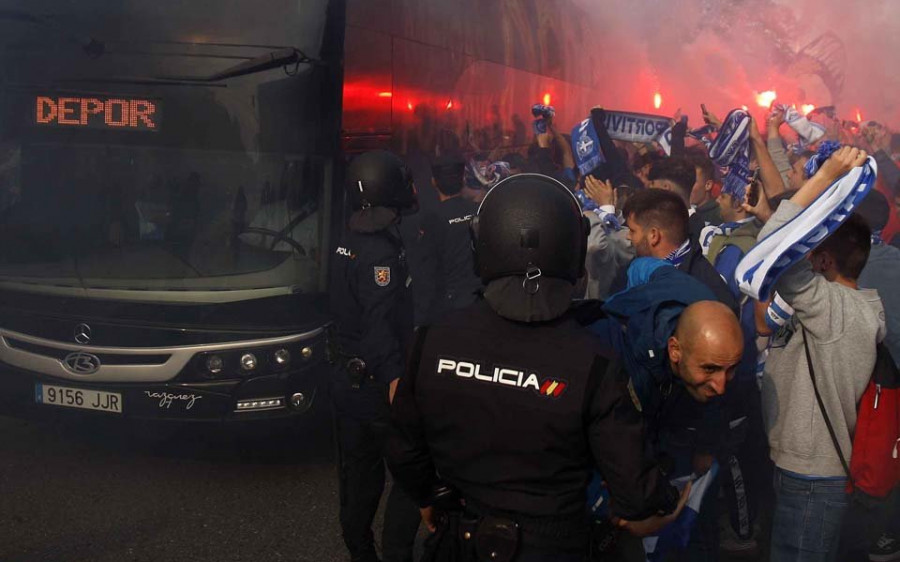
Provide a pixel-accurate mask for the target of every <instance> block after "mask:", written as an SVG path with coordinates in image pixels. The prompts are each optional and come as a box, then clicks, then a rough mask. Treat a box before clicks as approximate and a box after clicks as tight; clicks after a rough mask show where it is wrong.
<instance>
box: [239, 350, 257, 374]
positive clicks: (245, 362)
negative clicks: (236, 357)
mask: <svg viewBox="0 0 900 562" xmlns="http://www.w3.org/2000/svg"><path fill="white" fill-rule="evenodd" d="M257 364H258V363H257V361H256V355H253V354H252V353H245V354H243V355H241V369H243V370H245V371H248V372H249V371H252V370H254V369H256V366H257Z"/></svg>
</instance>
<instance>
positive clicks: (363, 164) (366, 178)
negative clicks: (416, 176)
mask: <svg viewBox="0 0 900 562" xmlns="http://www.w3.org/2000/svg"><path fill="white" fill-rule="evenodd" d="M347 194H348V195H349V196H350V204H351V205H352V206H353V209H354V210H358V209H367V208H369V207H386V208H389V209H396V210H398V211H400V212H401V213H402V214H411V213H415V212H416V211H418V209H419V201H418V195H417V193H416V187H415V185H414V184H413V180H412V174H410V172H409V169H407V167H406V164H404V163H403V161H402V160H400V158H398V157H397V156H396V155H395V154H393V153H391V152H388V151H386V150H375V151H372V152H366V153H364V154H360V155H359V156H357V157H356V158H354V159H353V161H352V162H351V163H350V167H349V169H348V170H347Z"/></svg>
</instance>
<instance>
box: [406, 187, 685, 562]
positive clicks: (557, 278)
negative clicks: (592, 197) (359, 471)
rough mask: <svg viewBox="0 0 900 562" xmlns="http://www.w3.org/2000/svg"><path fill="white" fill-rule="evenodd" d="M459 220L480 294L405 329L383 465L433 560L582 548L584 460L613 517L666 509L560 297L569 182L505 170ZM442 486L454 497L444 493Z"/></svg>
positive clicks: (665, 488) (576, 315) (571, 232)
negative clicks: (406, 354) (408, 338)
mask: <svg viewBox="0 0 900 562" xmlns="http://www.w3.org/2000/svg"><path fill="white" fill-rule="evenodd" d="M472 228H473V236H474V238H475V262H476V265H477V267H478V270H479V273H480V276H481V278H482V280H483V282H484V283H485V285H486V288H485V292H484V300H482V301H479V302H477V303H475V304H474V305H472V306H470V307H468V308H466V309H463V310H459V311H456V312H454V313H451V314H450V315H448V316H447V317H445V318H444V319H443V320H441V321H439V322H438V323H436V324H434V325H431V326H429V327H426V328H422V329H420V330H419V331H418V332H417V335H416V340H415V343H414V345H413V350H412V353H411V359H410V364H409V367H408V370H407V374H406V376H404V378H402V379H401V381H400V384H399V387H398V389H397V394H396V397H395V400H394V402H393V406H392V407H393V421H394V431H393V432H392V434H391V438H390V439H389V444H388V464H389V466H390V467H391V471H392V473H393V474H394V477H395V478H396V479H397V481H398V483H399V484H401V485H402V486H403V487H404V489H406V490H407V491H408V492H409V494H410V496H412V498H413V499H414V500H415V501H416V502H418V504H419V507H420V509H421V512H422V517H423V520H424V521H425V522H426V524H427V525H428V527H429V529H431V530H433V531H434V534H433V535H432V536H431V538H430V539H429V543H428V553H429V556H432V557H433V558H432V559H435V560H466V561H469V560H491V561H495V562H502V561H512V560H515V561H516V562H526V561H528V562H532V561H543V560H553V561H556V562H567V561H570V560H571V561H575V560H582V559H583V556H584V555H585V552H586V549H587V546H588V542H589V525H588V522H587V518H586V509H585V497H586V496H585V494H586V488H587V484H588V479H589V477H590V473H591V470H592V467H594V466H596V467H597V468H599V470H600V471H601V472H602V473H603V475H604V477H605V479H606V482H607V483H608V486H609V489H610V492H611V494H612V502H611V507H612V511H613V513H614V514H615V515H618V516H620V517H623V518H625V519H628V520H636V519H643V518H645V517H648V516H653V514H657V513H659V512H660V511H661V512H664V513H669V512H672V511H673V510H674V509H676V503H677V500H678V494H677V492H675V490H674V489H673V488H671V487H670V486H669V485H668V483H666V482H665V480H664V478H663V476H662V474H661V473H660V471H659V470H658V469H657V468H656V467H655V466H654V465H653V464H652V463H650V462H648V461H647V460H646V459H645V457H644V454H643V450H644V438H643V423H642V418H641V415H640V413H639V412H638V411H637V410H636V409H635V407H634V405H633V403H632V400H631V399H630V398H629V395H628V391H627V384H626V381H625V379H624V377H622V376H620V375H619V374H618V373H619V371H618V370H617V369H612V368H608V361H607V360H606V359H605V358H603V357H601V356H599V355H598V354H597V353H596V351H595V350H596V342H595V341H594V340H593V336H591V335H589V334H588V333H587V331H586V330H585V329H584V327H583V318H582V317H583V316H585V315H586V313H587V311H586V310H584V307H576V306H573V305H572V294H573V290H574V287H575V284H576V282H577V280H578V278H579V277H581V276H582V274H583V270H584V259H585V252H586V244H587V233H588V229H589V227H588V225H587V224H586V221H585V219H584V218H583V217H582V214H581V207H580V205H579V203H578V201H577V200H576V199H575V197H574V196H573V195H572V193H571V192H569V190H568V189H566V187H565V186H563V185H562V184H561V183H559V182H557V181H556V180H554V179H551V178H549V177H546V176H542V175H538V174H521V175H517V176H513V177H511V178H508V179H506V180H504V181H502V182H500V183H499V184H497V185H496V186H495V187H494V188H493V189H492V190H491V191H490V192H489V193H488V194H487V196H486V197H485V199H484V201H483V202H482V203H481V206H480V207H479V209H478V213H477V215H476V217H475V218H474V219H473V224H472ZM454 491H455V493H457V494H458V495H459V496H460V497H461V499H462V500H463V501H456V500H451V501H449V502H448V501H447V500H446V498H447V497H452V495H453V493H454ZM681 505H683V503H682V504H681ZM435 506H438V509H435ZM459 506H464V508H462V507H459ZM448 507H449V511H445V512H444V513H443V515H441V516H440V517H438V516H437V515H436V512H437V513H438V514H439V513H440V512H441V509H447V508H448Z"/></svg>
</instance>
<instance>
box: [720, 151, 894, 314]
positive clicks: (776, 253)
mask: <svg viewBox="0 0 900 562" xmlns="http://www.w3.org/2000/svg"><path fill="white" fill-rule="evenodd" d="M834 144H835V143H829V142H826V143H823V146H821V147H820V149H819V153H818V154H817V155H816V156H814V157H813V158H810V162H813V161H814V162H815V163H814V164H812V165H809V164H808V166H810V168H808V171H809V169H812V170H813V172H815V171H817V170H818V168H819V166H821V164H822V163H824V162H825V160H827V159H828V157H829V156H830V155H831V153H832V152H834V149H835V147H834ZM877 176H878V165H877V164H876V163H875V159H874V158H872V157H871V156H870V157H869V158H868V160H867V161H866V163H865V164H863V165H862V166H860V167H858V168H854V169H852V170H850V171H849V172H848V173H847V174H845V175H844V176H843V177H841V178H838V180H837V181H835V182H834V183H833V184H832V185H831V186H830V187H829V188H828V189H826V190H825V191H824V192H823V193H822V194H821V195H820V196H819V197H818V198H816V200H815V201H813V202H812V204H811V205H810V206H809V207H807V208H805V209H804V210H803V211H802V212H801V213H800V214H799V215H797V216H796V217H794V218H793V219H792V220H791V221H789V222H788V223H786V224H783V225H782V226H781V227H780V228H779V229H778V230H776V231H775V232H772V233H771V234H769V235H768V236H767V237H766V238H765V239H763V240H761V241H760V242H759V243H758V244H757V245H756V246H754V247H753V248H752V249H751V250H750V251H749V252H747V254H746V255H745V256H744V259H742V260H741V262H740V263H739V264H738V266H737V269H736V270H735V280H736V281H737V282H738V284H739V286H740V288H741V291H742V292H743V293H744V294H745V295H747V296H749V297H751V298H753V299H756V300H768V298H769V295H770V294H771V292H772V287H773V286H774V285H775V282H776V281H778V278H779V277H780V276H781V274H782V273H784V271H785V270H787V269H788V268H790V267H791V266H793V265H794V264H796V263H798V262H799V261H800V260H802V259H804V258H805V257H806V255H807V254H809V253H810V252H811V251H812V250H814V249H815V248H816V247H817V246H818V245H819V244H821V243H822V241H823V240H825V239H826V238H827V237H828V236H829V235H830V234H831V233H833V232H834V231H835V230H837V229H838V227H840V226H841V224H843V222H844V221H845V220H847V218H848V217H849V216H850V214H851V213H852V212H853V210H854V209H855V208H856V207H857V206H858V205H859V204H860V202H862V200H863V199H864V198H865V196H866V195H867V194H868V193H869V191H870V190H871V189H872V187H873V186H874V185H875V179H876V178H877Z"/></svg>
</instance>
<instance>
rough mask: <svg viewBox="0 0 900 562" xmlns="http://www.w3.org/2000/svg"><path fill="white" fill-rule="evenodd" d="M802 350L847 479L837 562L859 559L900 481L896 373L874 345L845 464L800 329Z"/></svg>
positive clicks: (899, 400) (899, 389)
mask: <svg viewBox="0 0 900 562" xmlns="http://www.w3.org/2000/svg"><path fill="white" fill-rule="evenodd" d="M803 347H804V349H805V350H806V363H807V365H808V366H809V376H810V378H812V383H813V390H815V392H816V401H817V402H818V403H819V408H820V409H821V410H822V417H823V418H824V419H825V426H826V427H827V428H828V434H829V435H830V436H831V441H832V443H833V444H834V448H835V450H836V451H837V454H838V457H839V458H840V459H841V465H842V466H843V467H844V472H846V473H847V476H848V482H847V493H848V494H849V497H848V500H849V502H848V508H847V511H846V512H845V513H844V517H843V521H842V524H841V531H840V536H839V542H838V549H837V552H838V557H837V559H838V560H864V559H866V558H867V553H868V551H869V548H870V547H871V546H872V545H873V544H875V539H876V538H877V537H878V535H879V534H881V531H882V530H883V528H884V522H885V521H886V520H887V518H888V516H889V515H890V513H891V511H892V507H893V503H894V501H893V500H892V499H891V498H892V496H891V491H892V490H893V489H894V487H895V486H896V485H897V483H898V482H900V458H898V456H900V455H898V450H897V448H898V445H900V371H898V369H897V364H896V363H894V359H893V357H891V352H890V351H888V349H887V347H885V346H884V344H878V345H877V346H876V358H875V368H874V369H873V370H872V377H871V378H870V379H869V384H868V385H867V386H866V390H865V392H863V395H862V398H861V399H860V401H859V403H858V404H857V406H856V431H855V432H854V434H853V454H852V455H851V458H850V464H849V465H848V464H847V460H846V458H845V457H844V453H843V452H842V451H841V447H840V444H839V443H838V440H837V436H836V435H835V433H834V427H833V426H832V425H831V420H830V419H828V412H827V411H826V410H825V404H824V403H823V402H822V397H821V396H820V395H819V388H818V386H817V385H816V376H815V373H814V372H813V366H812V358H811V357H810V354H809V344H808V343H807V336H806V330H805V329H804V330H803Z"/></svg>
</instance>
